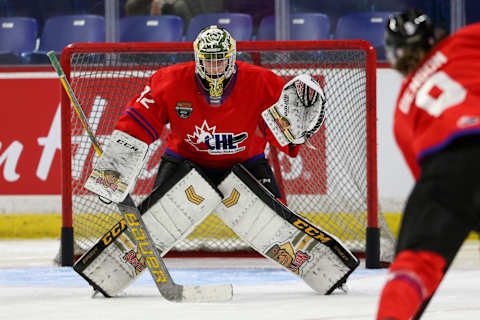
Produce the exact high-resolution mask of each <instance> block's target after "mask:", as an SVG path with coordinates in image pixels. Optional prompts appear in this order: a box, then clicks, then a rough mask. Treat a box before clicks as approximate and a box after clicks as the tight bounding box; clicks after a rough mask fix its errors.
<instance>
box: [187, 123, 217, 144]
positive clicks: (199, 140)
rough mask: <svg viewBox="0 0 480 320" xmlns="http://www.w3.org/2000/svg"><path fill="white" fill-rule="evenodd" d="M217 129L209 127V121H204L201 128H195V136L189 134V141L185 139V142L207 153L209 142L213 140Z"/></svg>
mask: <svg viewBox="0 0 480 320" xmlns="http://www.w3.org/2000/svg"><path fill="white" fill-rule="evenodd" d="M215 128H216V126H213V127H209V126H208V124H207V120H204V121H203V124H202V126H201V127H199V126H195V132H194V133H193V134H191V135H190V134H187V138H188V139H185V141H187V142H188V143H190V144H191V145H192V146H194V147H195V149H197V150H199V151H207V150H208V149H209V144H208V141H210V140H212V139H213V137H214V135H215Z"/></svg>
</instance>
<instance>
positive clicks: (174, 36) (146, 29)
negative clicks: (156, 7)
mask: <svg viewBox="0 0 480 320" xmlns="http://www.w3.org/2000/svg"><path fill="white" fill-rule="evenodd" d="M182 36H183V19H182V18H180V17H178V16H169V15H164V16H132V17H125V18H121V19H120V41H121V42H167V41H181V40H182Z"/></svg>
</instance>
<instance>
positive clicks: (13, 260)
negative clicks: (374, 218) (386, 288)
mask: <svg viewBox="0 0 480 320" xmlns="http://www.w3.org/2000/svg"><path fill="white" fill-rule="evenodd" d="M58 245H59V244H58V241H54V240H37V241H30V240H29V241H10V240H2V241H0V253H1V255H0V319H15V320H23V319H29V320H31V319H48V320H54V319H61V320H67V319H68V320H74V319H81V320H96V319H129V320H130V319H142V320H143V319H145V320H146V319H165V320H167V319H168V320H170V319H175V320H179V319H208V320H215V319H221V320H227V319H228V320H237V319H238V320H240V319H241V320H257V319H260V320H263V319H275V320H278V319H288V320H297V319H298V320H327V319H328V320H337V319H338V320H340V319H342V320H343V319H351V320H363V319H375V311H376V305H377V301H378V295H379V292H380V289H381V287H382V285H383V283H384V281H385V277H386V270H385V269H381V270H367V269H364V268H360V269H359V270H357V271H355V272H354V273H353V274H352V276H351V277H350V279H349V281H348V292H347V293H345V292H342V291H338V290H337V291H335V292H334V294H332V295H330V296H321V295H316V294H315V293H314V292H313V291H312V290H311V289H310V288H309V287H307V286H306V285H305V284H304V283H302V282H301V281H299V280H297V278H296V277H294V276H292V275H290V274H289V273H287V272H286V271H283V270H280V269H278V268H277V267H276V266H275V265H274V264H272V263H270V262H268V261H266V260H265V259H244V258H240V259H211V258H202V259H166V263H167V266H168V267H169V270H170V271H171V274H172V276H173V278H174V279H175V281H176V282H177V283H180V284H190V285H191V284H218V283H233V288H234V297H233V300H232V301H230V302H226V303H203V304H188V303H173V302H168V301H166V300H165V299H163V298H162V297H161V296H160V294H159V293H158V291H157V290H156V287H155V286H154V284H153V282H152V280H151V278H150V275H149V274H148V273H147V272H144V273H143V274H142V276H141V277H140V279H138V280H137V282H135V283H134V284H133V285H132V286H131V287H130V288H129V289H128V290H127V291H126V292H125V294H124V295H123V296H122V297H120V298H113V299H106V298H103V297H101V296H97V297H95V298H91V294H92V290H91V288H90V287H89V286H88V285H87V283H86V282H85V281H84V280H83V279H82V278H81V277H80V276H79V275H77V274H76V273H75V272H74V271H73V270H72V269H71V268H68V267H64V268H60V267H56V266H54V265H53V263H52V258H53V257H54V256H55V254H56V252H57V250H58ZM422 319H425V320H427V319H429V320H434V319H435V320H447V319H448V320H455V319H462V320H466V319H472V320H473V319H480V258H479V247H478V244H477V243H476V242H471V243H470V242H469V243H466V244H465V245H464V246H463V248H462V251H461V252H460V254H459V256H458V257H457V259H456V260H455V263H454V265H453V267H452V269H451V270H450V272H449V273H448V275H447V277H446V278H445V280H444V282H443V283H442V285H441V287H440V290H439V292H438V293H437V294H436V296H435V297H434V299H433V300H432V302H431V304H430V306H429V308H428V309H427V311H426V313H425V314H424V316H423V317H422Z"/></svg>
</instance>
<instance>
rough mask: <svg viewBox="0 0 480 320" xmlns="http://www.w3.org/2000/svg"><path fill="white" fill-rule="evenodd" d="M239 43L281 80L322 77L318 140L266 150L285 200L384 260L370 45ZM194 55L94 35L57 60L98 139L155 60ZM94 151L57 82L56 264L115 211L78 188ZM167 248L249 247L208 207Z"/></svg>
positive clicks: (148, 173)
mask: <svg viewBox="0 0 480 320" xmlns="http://www.w3.org/2000/svg"><path fill="white" fill-rule="evenodd" d="M237 52H238V53H237V55H238V59H239V60H243V61H247V62H249V63H252V64H256V65H260V66H262V67H265V68H268V69H270V70H272V71H273V72H275V73H277V74H278V75H280V76H282V77H284V78H285V79H286V80H288V79H291V78H292V77H294V76H295V75H297V74H300V73H308V74H310V75H312V76H314V77H316V78H317V79H318V80H319V81H320V83H321V85H322V86H323V88H324V90H325V93H326V97H327V111H326V121H325V125H324V127H323V128H322V129H321V131H320V132H319V133H317V134H316V135H315V136H314V137H313V138H312V143H313V144H314V145H315V146H316V147H317V148H316V150H312V149H309V148H306V147H304V148H302V150H301V152H300V155H299V157H297V158H289V157H288V156H286V155H283V154H282V153H278V152H277V151H276V150H267V151H266V152H267V154H268V157H269V159H270V161H271V163H272V165H273V167H274V170H275V174H276V176H277V179H278V181H279V184H280V186H281V188H282V192H283V193H284V195H285V196H286V199H287V202H288V205H289V207H290V208H291V209H292V210H294V211H295V212H297V213H298V214H300V215H302V216H304V217H305V218H307V219H308V220H310V221H312V222H313V223H315V224H316V225H318V226H320V227H321V228H323V229H324V230H325V231H328V232H330V233H332V234H334V235H335V236H337V237H338V238H340V239H341V240H343V241H344V242H345V243H346V244H347V245H348V246H349V248H350V249H351V250H353V251H355V252H358V253H362V254H365V256H366V265H367V267H378V266H379V261H381V260H382V261H389V260H390V259H391V257H392V254H393V243H394V240H395V239H394V237H393V235H392V233H391V231H390V230H389V228H388V225H387V224H386V222H385V219H384V217H383V215H382V213H381V211H380V210H379V206H378V190H377V154H376V146H377V140H376V121H377V120H376V55H375V50H374V49H373V47H372V46H371V45H370V44H369V43H368V42H365V41H362V40H331V41H258V42H239V43H237ZM192 59H193V51H192V43H190V42H181V43H100V44H73V45H70V46H68V47H67V48H65V50H64V51H63V52H62V55H61V59H60V61H61V65H62V67H63V69H64V71H65V74H66V76H67V79H68V80H69V81H70V83H71V86H72V88H73V90H74V91H75V94H76V96H77V98H78V100H79V102H80V104H81V105H82V108H83V109H84V112H85V114H86V115H87V118H88V120H89V123H90V125H91V126H92V128H93V130H94V131H95V132H96V135H97V137H98V139H99V141H100V143H105V141H106V140H107V139H108V137H109V135H110V134H111V131H112V128H113V126H114V124H115V122H116V120H117V118H118V116H119V115H120V113H121V111H122V109H123V107H124V106H125V105H126V103H127V102H128V101H129V100H130V99H131V98H132V97H133V96H135V95H136V94H138V93H139V92H141V91H142V89H143V87H144V86H145V84H146V81H147V80H148V77H149V76H150V75H152V74H153V73H154V72H155V71H156V70H158V68H161V67H163V66H167V65H170V64H173V63H181V62H183V61H190V60H192ZM192 76H193V75H192ZM245 94H248V93H245ZM179 99H181V96H179ZM167 130H168V128H166V129H164V132H163V133H162V135H161V137H160V139H159V140H158V141H156V142H155V143H154V144H152V145H151V146H150V151H149V155H148V157H149V158H148V161H147V164H146V165H145V167H144V168H143V170H142V172H141V173H140V175H139V178H138V181H137V184H136V187H135V189H134V191H133V192H132V196H133V198H134V199H135V201H136V202H137V203H139V202H140V201H141V200H142V199H144V198H145V197H146V195H148V193H149V192H150V191H151V188H152V185H153V180H154V178H155V173H156V168H157V166H158V164H159V161H160V156H161V154H162V151H163V149H164V144H163V141H164V138H165V135H166V131H167ZM267 149H269V148H268V147H267ZM95 157H96V155H95V152H94V150H93V147H92V146H91V145H90V142H89V140H88V138H87V136H86V135H85V133H84V132H83V128H82V126H81V124H80V121H79V120H78V119H77V117H76V115H75V111H74V109H73V107H72V106H71V105H70V101H69V99H68V96H67V95H66V94H65V92H63V93H62V217H63V219H62V244H61V257H62V264H63V265H72V264H73V257H74V254H76V253H74V252H73V251H74V250H73V248H75V250H79V251H80V252H78V253H81V252H82V251H84V250H87V249H89V248H90V247H91V246H92V245H93V244H94V243H95V242H96V241H97V240H98V239H99V238H100V237H101V236H102V235H103V234H104V233H105V232H107V231H108V230H109V229H110V228H111V227H112V226H113V225H114V224H115V223H116V222H118V220H119V219H120V214H119V213H118V212H117V211H116V208H115V207H114V206H108V205H106V204H104V203H102V202H100V201H99V200H98V199H97V198H96V197H95V196H94V195H93V194H91V193H89V192H88V191H87V190H85V189H84V188H83V184H84V182H85V180H86V178H87V176H88V174H89V173H90V172H91V169H92V164H93V161H94V160H95ZM175 250H177V251H188V252H193V251H209V252H238V251H245V250H247V251H248V250H249V248H248V246H247V245H246V244H245V243H244V242H243V241H242V240H241V239H239V238H238V237H237V236H236V235H235V234H234V233H233V232H232V231H231V230H230V229H229V228H228V227H227V226H225V225H224V224H223V222H222V221H221V220H220V219H219V218H218V217H217V216H216V215H215V213H212V214H211V215H210V216H208V217H207V218H206V219H205V220H204V222H202V223H201V224H200V225H199V226H198V227H197V228H196V229H195V230H194V231H193V232H192V234H191V235H189V236H188V237H187V238H186V239H185V240H184V241H183V242H182V243H180V244H178V245H177V246H176V247H175Z"/></svg>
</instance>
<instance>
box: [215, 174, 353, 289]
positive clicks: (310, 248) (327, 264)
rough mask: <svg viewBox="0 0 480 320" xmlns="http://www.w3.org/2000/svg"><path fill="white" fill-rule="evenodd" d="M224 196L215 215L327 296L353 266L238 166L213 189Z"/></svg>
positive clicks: (337, 246) (332, 242) (339, 248)
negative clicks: (216, 188)
mask: <svg viewBox="0 0 480 320" xmlns="http://www.w3.org/2000/svg"><path fill="white" fill-rule="evenodd" d="M219 189H220V191H221V192H222V193H223V194H224V195H225V198H224V199H223V201H222V204H221V205H219V206H218V207H217V209H216V213H217V215H218V216H219V217H220V218H221V219H222V220H223V221H224V222H225V224H226V225H228V226H229V227H230V228H231V229H232V230H233V231H234V232H235V233H236V234H237V235H238V236H240V237H241V238H242V239H243V240H244V241H246V242H247V243H248V244H249V245H250V246H252V248H254V249H255V250H257V251H258V252H259V253H261V254H262V255H264V256H265V257H267V258H268V259H270V260H272V261H274V262H276V263H279V264H281V265H282V266H283V267H285V268H286V269H287V270H289V271H291V272H293V273H294V274H296V275H297V276H299V277H300V278H302V279H303V280H304V281H305V282H306V283H307V284H308V285H309V286H310V287H311V288H312V289H314V290H315V291H317V292H319V293H321V294H329V293H331V292H332V291H333V290H334V289H335V288H337V287H339V286H341V285H342V284H343V283H344V282H345V281H346V279H347V277H348V276H349V275H350V273H351V272H352V271H353V270H354V269H355V268H356V267H357V266H358V264H359V261H358V259H357V258H356V257H355V256H354V255H353V254H352V253H351V252H350V251H349V250H348V249H346V248H345V247H344V246H343V245H342V244H341V242H340V241H339V240H338V239H336V238H335V237H333V236H331V235H329V234H327V233H326V232H323V231H322V230H321V229H319V228H318V227H316V226H314V225H313V224H311V223H309V222H308V221H306V220H304V219H303V218H301V217H299V216H298V215H296V214H295V213H293V212H292V211H291V210H289V209H288V208H287V207H286V206H284V205H283V204H282V203H280V202H279V201H278V200H277V199H275V198H274V197H273V196H272V195H271V194H270V193H269V192H268V191H267V190H266V189H265V188H264V187H263V186H262V185H261V184H260V183H258V181H256V180H255V178H254V177H253V176H251V175H250V174H249V173H248V171H247V170H246V169H245V168H243V167H242V166H238V167H237V166H236V167H234V169H233V171H232V172H231V173H230V174H229V175H228V176H227V178H226V179H225V180H224V181H223V182H222V183H221V184H220V185H219Z"/></svg>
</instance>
